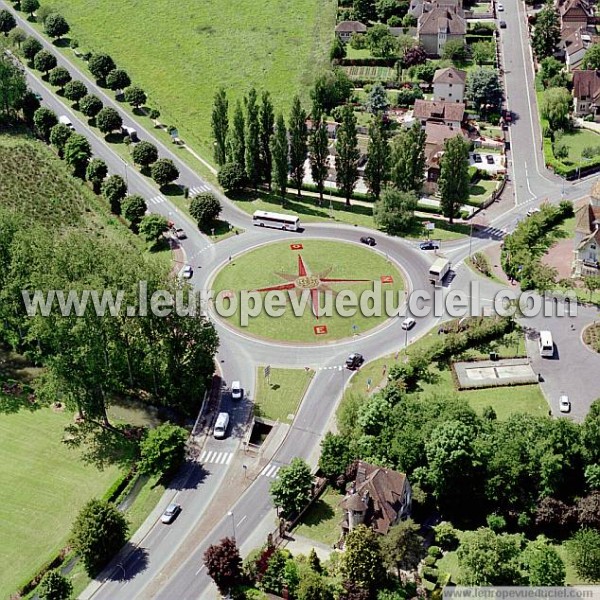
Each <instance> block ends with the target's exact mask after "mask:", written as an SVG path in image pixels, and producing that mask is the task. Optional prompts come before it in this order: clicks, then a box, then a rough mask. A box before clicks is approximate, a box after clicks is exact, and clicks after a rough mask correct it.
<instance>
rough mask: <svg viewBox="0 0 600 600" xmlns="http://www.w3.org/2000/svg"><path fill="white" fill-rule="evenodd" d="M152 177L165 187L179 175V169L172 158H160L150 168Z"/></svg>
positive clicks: (160, 185)
mask: <svg viewBox="0 0 600 600" xmlns="http://www.w3.org/2000/svg"><path fill="white" fill-rule="evenodd" d="M150 173H151V175H152V179H154V181H155V182H156V183H157V184H158V186H159V187H163V186H165V185H167V184H169V183H173V182H174V181H175V180H176V179H177V178H178V177H179V169H178V168H177V167H176V166H175V163H174V162H173V161H172V160H171V159H170V158H159V159H158V160H157V161H156V162H155V163H154V164H153V165H152V167H151V168H150Z"/></svg>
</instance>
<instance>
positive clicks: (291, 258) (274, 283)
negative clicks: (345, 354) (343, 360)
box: [212, 239, 404, 343]
mask: <svg viewBox="0 0 600 600" xmlns="http://www.w3.org/2000/svg"><path fill="white" fill-rule="evenodd" d="M212 289H213V290H214V293H215V296H216V295H217V294H218V293H220V292H221V293H222V296H225V297H226V298H229V299H227V300H224V302H223V303H224V306H225V308H228V307H229V302H236V303H237V309H236V311H235V312H234V313H233V314H232V315H231V316H223V315H222V314H220V315H219V318H221V319H223V320H225V321H226V322H227V323H229V324H230V325H232V326H234V327H235V328H237V329H239V330H240V331H242V332H244V333H246V334H249V335H253V336H256V337H260V338H267V339H272V340H279V341H283V342H302V343H328V342H331V341H333V340H338V339H342V338H348V337H351V336H353V335H361V334H364V333H365V332H366V331H368V330H369V329H372V328H373V327H377V326H378V325H381V324H382V323H383V322H384V321H386V320H387V319H389V318H390V317H388V315H387V313H386V294H387V297H388V299H390V300H388V306H391V307H396V309H397V307H398V304H399V303H402V302H403V301H404V291H403V290H404V278H403V276H402V274H401V273H400V270H399V269H398V268H397V267H396V266H395V264H394V263H393V262H392V261H390V260H388V259H387V258H386V257H385V256H382V255H381V254H379V253H377V252H375V251H373V250H371V249H369V248H367V247H365V246H360V245H358V244H351V243H347V242H333V241H325V240H314V239H311V240H305V239H297V240H290V241H286V242H275V243H271V244H266V245H264V246H261V247H259V248H256V249H254V250H250V251H248V252H246V253H245V254H242V255H240V256H238V257H236V258H234V259H233V260H232V261H231V262H230V263H229V264H227V265H225V266H224V267H223V268H222V269H221V270H220V271H219V272H218V273H217V275H216V277H215V279H214V282H213V285H212ZM259 290H260V291H259ZM369 290H370V291H371V294H370V296H371V298H369V297H368V296H369V295H368V294H365V292H367V291H369ZM250 291H256V292H257V294H258V296H259V297H260V299H261V302H262V304H263V310H261V311H260V314H259V315H258V316H256V317H249V318H248V323H247V325H246V326H243V325H242V311H241V301H240V300H241V298H242V297H243V296H242V292H250ZM268 295H270V296H271V297H274V296H279V297H280V298H282V301H283V302H284V303H282V304H280V305H278V306H280V307H281V308H280V310H281V309H283V315H282V316H271V315H269V314H267V311H266V310H265V304H266V302H265V301H266V300H267V296H268ZM347 295H352V296H353V297H354V298H356V301H357V302H356V303H352V302H353V299H351V300H350V301H349V303H348V307H346V308H345V307H341V309H342V310H337V306H341V303H342V300H344V299H345V298H346V297H347ZM233 297H235V300H234V298H233ZM361 300H362V302H364V303H365V304H364V307H365V308H366V310H364V309H361V305H360V302H361ZM378 300H379V304H380V305H381V310H380V311H376V312H377V313H378V314H377V315H372V314H369V310H370V309H371V312H373V311H372V307H373V306H374V304H376V303H377V301H378ZM303 302H304V306H303V307H302V303H303ZM328 303H329V304H330V305H331V310H330V314H326V311H327V304H328ZM294 305H295V306H294ZM299 307H300V309H299ZM231 308H233V305H232V306H231ZM302 308H303V310H302ZM344 312H346V314H343V313H344ZM315 313H316V314H315ZM347 313H353V314H352V315H349V314H347ZM217 314H218V311H217ZM395 318H398V317H395Z"/></svg>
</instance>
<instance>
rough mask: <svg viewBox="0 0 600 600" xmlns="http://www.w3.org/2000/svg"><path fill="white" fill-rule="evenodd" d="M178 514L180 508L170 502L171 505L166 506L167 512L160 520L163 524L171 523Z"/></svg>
mask: <svg viewBox="0 0 600 600" xmlns="http://www.w3.org/2000/svg"><path fill="white" fill-rule="evenodd" d="M180 512H181V506H180V505H179V504H177V503H175V502H171V504H169V506H167V510H165V512H164V513H163V514H162V517H161V518H160V520H161V521H162V522H163V523H167V524H168V523H172V522H173V521H174V520H175V517H177V515H178V514H179V513H180Z"/></svg>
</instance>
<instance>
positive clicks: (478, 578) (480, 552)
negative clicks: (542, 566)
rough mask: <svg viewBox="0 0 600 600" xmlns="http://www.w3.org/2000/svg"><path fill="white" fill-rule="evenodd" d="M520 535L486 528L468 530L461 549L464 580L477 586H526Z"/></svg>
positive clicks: (460, 557)
mask: <svg viewBox="0 0 600 600" xmlns="http://www.w3.org/2000/svg"><path fill="white" fill-rule="evenodd" d="M522 545H523V538H522V536H520V535H510V534H506V533H504V534H497V533H494V532H493V531H492V530H491V529H487V528H482V529H478V530H477V531H467V532H465V533H464V534H463V537H462V538H461V544H460V546H459V548H458V551H457V555H458V564H459V566H460V573H461V577H460V583H462V584H464V585H475V586H498V585H508V586H512V585H522V584H523V583H524V582H523V578H522V575H521V569H520V557H521V547H522Z"/></svg>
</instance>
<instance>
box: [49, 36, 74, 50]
mask: <svg viewBox="0 0 600 600" xmlns="http://www.w3.org/2000/svg"><path fill="white" fill-rule="evenodd" d="M70 43H71V38H68V37H63V38H60V39H58V40H54V41H53V42H52V45H53V46H56V47H57V48H68V47H69V44H70Z"/></svg>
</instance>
